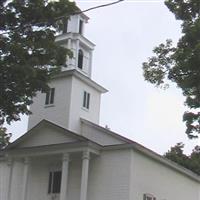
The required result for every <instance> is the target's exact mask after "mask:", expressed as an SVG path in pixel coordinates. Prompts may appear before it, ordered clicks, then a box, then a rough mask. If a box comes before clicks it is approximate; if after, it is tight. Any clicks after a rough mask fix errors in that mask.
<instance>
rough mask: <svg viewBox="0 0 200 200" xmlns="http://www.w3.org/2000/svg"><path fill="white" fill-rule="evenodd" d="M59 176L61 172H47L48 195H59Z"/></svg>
mask: <svg viewBox="0 0 200 200" xmlns="http://www.w3.org/2000/svg"><path fill="white" fill-rule="evenodd" d="M61 176H62V173H61V171H52V172H49V185H48V194H58V193H60V187H61Z"/></svg>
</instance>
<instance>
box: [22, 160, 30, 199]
mask: <svg viewBox="0 0 200 200" xmlns="http://www.w3.org/2000/svg"><path fill="white" fill-rule="evenodd" d="M28 173H29V158H25V159H24V173H23V183H22V184H23V185H22V200H26V198H27V185H28Z"/></svg>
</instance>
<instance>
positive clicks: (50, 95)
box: [45, 88, 55, 106]
mask: <svg viewBox="0 0 200 200" xmlns="http://www.w3.org/2000/svg"><path fill="white" fill-rule="evenodd" d="M54 100H55V88H49V90H48V91H47V92H46V97H45V105H46V106H48V105H53V104H54Z"/></svg>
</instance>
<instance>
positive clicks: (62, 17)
mask: <svg viewBox="0 0 200 200" xmlns="http://www.w3.org/2000/svg"><path fill="white" fill-rule="evenodd" d="M122 1H125V0H118V1H114V2H111V3H107V4H102V5H99V6H94V7H91V8H88V9H85V10H83V11H81V10H80V11H76V12H73V13H71V14H70V15H63V16H60V17H58V18H56V19H55V21H59V20H62V19H64V18H68V17H70V16H72V15H78V14H81V13H85V12H88V11H91V10H95V9H98V8H103V7H107V6H111V5H114V4H118V3H120V2H122ZM45 24H48V22H39V23H35V24H33V25H32V26H41V25H45ZM28 26H29V25H24V26H23V27H28ZM20 28H21V27H16V28H13V29H12V30H18V29H20ZM7 33H9V30H8V31H4V32H1V33H0V35H3V34H7Z"/></svg>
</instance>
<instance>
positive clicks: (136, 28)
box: [9, 0, 198, 154]
mask: <svg viewBox="0 0 200 200" xmlns="http://www.w3.org/2000/svg"><path fill="white" fill-rule="evenodd" d="M108 2H110V1H101V0H99V1H92V0H81V1H77V4H78V5H79V7H80V8H81V9H86V8H89V7H93V6H96V5H100V4H105V3H108ZM86 14H87V15H88V16H89V17H90V20H89V23H88V24H87V26H86V27H85V31H86V33H85V36H86V37H87V38H88V39H89V40H91V41H92V42H94V43H95V44H96V48H95V50H94V56H93V71H92V79H93V80H95V81H96V82H97V83H99V84H101V85H102V86H104V87H105V88H107V89H108V90H109V92H108V93H106V94H104V95H103V96H102V104H101V118H100V119H101V120H100V124H101V125H102V126H105V125H108V127H109V128H110V129H111V130H112V131H115V132H117V133H119V134H121V135H123V136H126V137H128V138H130V139H132V140H134V141H136V142H139V143H140V144H142V145H144V146H146V147H147V148H150V149H152V150H154V151H156V152H158V153H161V154H163V153H164V152H166V151H167V150H168V149H169V148H170V147H171V146H173V145H175V144H176V143H177V142H183V143H185V144H186V151H187V152H189V151H190V150H191V148H192V147H193V146H194V145H196V144H198V140H189V139H187V137H186V134H185V133H184V131H185V125H184V123H183V122H182V115H183V112H184V110H185V109H186V108H184V106H183V102H184V98H183V97H182V95H181V91H180V90H179V89H178V88H176V87H175V86H174V87H170V88H169V89H168V90H165V91H163V90H160V89H158V88H154V86H152V85H150V84H149V83H147V82H145V81H144V78H143V75H142V62H144V61H146V60H147V58H148V57H149V56H151V55H152V49H153V47H155V46H156V45H158V44H160V43H161V42H164V41H165V40H166V39H167V38H172V39H173V41H174V42H176V41H177V40H178V38H179V37H180V34H181V33H180V22H178V21H176V20H175V18H174V16H173V14H172V13H170V11H169V10H168V9H167V7H166V6H165V5H164V3H163V1H162V0H157V1H156V0H152V1H151V0H145V1H143V0H137V1H134V0H126V1H124V2H121V3H119V4H116V5H113V6H110V7H104V8H100V9H96V10H93V11H90V12H87V13H86ZM26 126H27V119H26V118H24V117H23V120H22V122H18V123H15V124H14V125H12V127H10V128H9V130H10V131H12V132H13V133H14V134H13V139H15V138H17V137H18V136H20V135H21V134H22V133H24V132H25V131H26Z"/></svg>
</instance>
